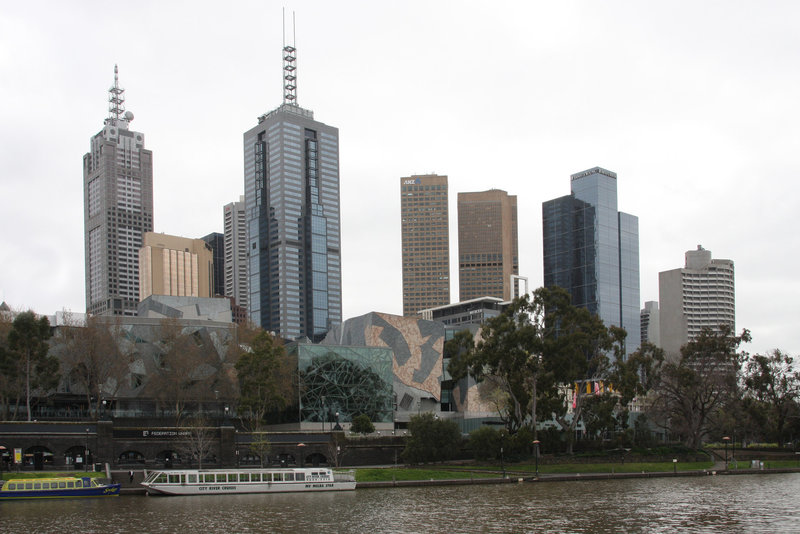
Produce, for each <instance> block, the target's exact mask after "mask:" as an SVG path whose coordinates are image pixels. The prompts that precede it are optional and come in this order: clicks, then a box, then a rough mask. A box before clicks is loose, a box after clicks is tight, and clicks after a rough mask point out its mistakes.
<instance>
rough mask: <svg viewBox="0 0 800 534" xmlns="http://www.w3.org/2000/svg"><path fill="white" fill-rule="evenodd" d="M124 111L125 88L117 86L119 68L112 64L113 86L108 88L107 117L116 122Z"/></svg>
mask: <svg viewBox="0 0 800 534" xmlns="http://www.w3.org/2000/svg"><path fill="white" fill-rule="evenodd" d="M124 113H125V89H122V88H121V87H120V86H119V69H118V68H117V65H116V64H114V86H113V87H111V88H110V89H109V90H108V118H109V119H111V120H112V121H114V122H115V123H116V121H118V120H119V119H120V118H121V117H122V115H123V114H124Z"/></svg>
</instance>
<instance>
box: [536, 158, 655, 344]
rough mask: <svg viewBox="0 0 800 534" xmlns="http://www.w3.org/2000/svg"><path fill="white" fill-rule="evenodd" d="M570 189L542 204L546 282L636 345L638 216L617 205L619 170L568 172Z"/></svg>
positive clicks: (637, 332) (629, 342) (597, 169)
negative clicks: (570, 192) (559, 196)
mask: <svg viewBox="0 0 800 534" xmlns="http://www.w3.org/2000/svg"><path fill="white" fill-rule="evenodd" d="M571 184H572V187H571V189H572V194H570V195H568V196H564V197H561V198H556V199H553V200H548V201H547V202H544V203H543V204H542V232H543V234H544V235H543V249H544V250H543V252H544V285H545V287H552V286H560V287H562V288H564V289H566V290H567V291H568V292H569V293H570V295H571V296H572V303H573V304H574V305H576V306H580V307H584V308H587V309H588V310H589V311H590V312H591V313H594V314H596V315H598V316H599V317H600V318H601V319H602V320H603V322H604V323H605V325H606V326H611V325H615V326H621V327H623V328H624V329H625V330H626V331H627V333H628V337H627V340H626V347H625V349H626V353H627V354H630V353H632V352H633V351H635V350H636V349H637V348H638V347H639V342H640V339H641V335H640V328H641V326H640V316H639V306H640V303H639V219H638V218H637V217H635V216H633V215H628V214H627V213H622V212H620V211H617V175H616V173H613V172H611V171H608V170H606V169H602V168H600V167H595V168H593V169H589V170H587V171H583V172H579V173H577V174H573V175H572V180H571Z"/></svg>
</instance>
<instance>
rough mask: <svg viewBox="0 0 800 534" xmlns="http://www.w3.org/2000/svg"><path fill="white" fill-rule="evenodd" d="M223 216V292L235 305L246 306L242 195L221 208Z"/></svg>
mask: <svg viewBox="0 0 800 534" xmlns="http://www.w3.org/2000/svg"><path fill="white" fill-rule="evenodd" d="M222 211H223V215H224V218H225V253H224V257H225V260H224V261H225V268H224V277H225V284H224V286H225V293H224V295H225V296H226V297H233V299H234V302H236V304H237V305H239V306H241V307H243V308H247V299H248V294H247V218H246V215H245V210H244V197H239V202H231V203H230V204H226V205H225V206H224V207H223V208H222Z"/></svg>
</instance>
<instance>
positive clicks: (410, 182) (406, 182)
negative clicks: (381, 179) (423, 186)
mask: <svg viewBox="0 0 800 534" xmlns="http://www.w3.org/2000/svg"><path fill="white" fill-rule="evenodd" d="M420 183H422V180H420V179H419V178H417V179H411V180H403V185H414V184H420Z"/></svg>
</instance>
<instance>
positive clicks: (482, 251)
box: [458, 189, 519, 302]
mask: <svg viewBox="0 0 800 534" xmlns="http://www.w3.org/2000/svg"><path fill="white" fill-rule="evenodd" d="M518 274H519V252H518V245H517V197H516V196H515V195H509V194H508V193H506V192H505V191H501V190H499V189H491V190H489V191H483V192H480V193H459V194H458V290H459V292H458V293H459V294H458V299H459V301H460V302H464V301H467V300H472V299H476V298H481V297H497V298H501V299H503V300H511V299H512V298H514V297H515V296H516V295H517V291H516V290H515V287H514V286H516V284H517V282H516V281H515V282H514V286H512V283H511V275H518Z"/></svg>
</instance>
